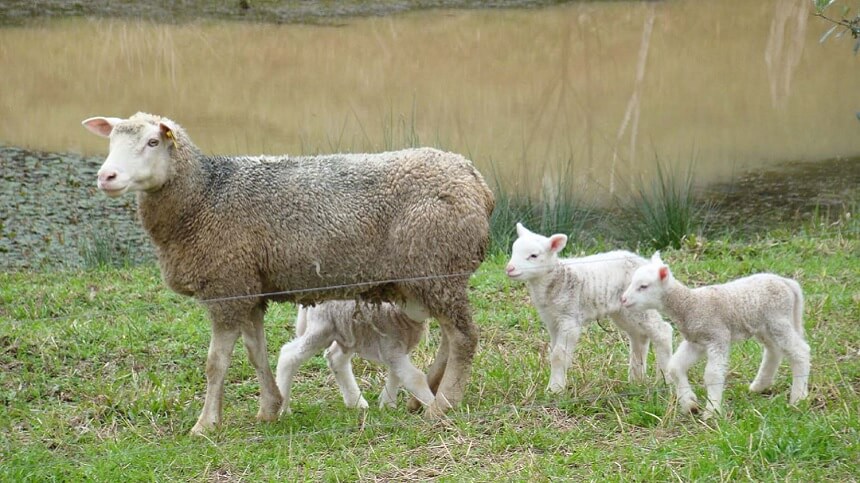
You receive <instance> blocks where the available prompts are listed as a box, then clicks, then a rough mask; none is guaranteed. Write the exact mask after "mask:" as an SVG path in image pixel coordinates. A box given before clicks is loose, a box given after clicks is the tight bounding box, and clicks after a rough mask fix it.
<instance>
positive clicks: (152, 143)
mask: <svg viewBox="0 0 860 483" xmlns="http://www.w3.org/2000/svg"><path fill="white" fill-rule="evenodd" d="M146 145H147V146H149V147H151V148H154V147H156V146H158V139H155V138H152V139H150V140H149V141H147V142H146Z"/></svg>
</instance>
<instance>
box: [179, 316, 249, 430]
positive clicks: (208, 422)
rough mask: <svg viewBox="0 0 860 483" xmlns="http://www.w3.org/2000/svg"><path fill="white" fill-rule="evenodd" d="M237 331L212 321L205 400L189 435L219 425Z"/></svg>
mask: <svg viewBox="0 0 860 483" xmlns="http://www.w3.org/2000/svg"><path fill="white" fill-rule="evenodd" d="M239 332H240V331H239V329H238V328H235V327H226V326H224V325H222V324H221V323H219V322H217V321H215V320H213V321H212V339H211V340H210V342H209V355H208V356H207V357H206V400H205V402H204V403H203V411H202V412H201V413H200V417H199V418H197V423H196V424H195V425H194V427H193V428H191V434H194V435H200V434H203V433H204V432H206V431H207V430H208V429H211V428H213V427H216V426H218V425H220V424H221V407H222V404H223V401H224V376H225V375H226V374H227V368H228V367H229V366H230V359H231V358H232V356H233V347H234V346H235V345H236V339H238V338H239Z"/></svg>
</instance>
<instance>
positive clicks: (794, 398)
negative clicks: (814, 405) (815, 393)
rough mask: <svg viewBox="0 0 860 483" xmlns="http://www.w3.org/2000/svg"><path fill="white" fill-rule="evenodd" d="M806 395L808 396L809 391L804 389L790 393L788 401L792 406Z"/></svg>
mask: <svg viewBox="0 0 860 483" xmlns="http://www.w3.org/2000/svg"><path fill="white" fill-rule="evenodd" d="M808 397H809V391H807V390H806V389H804V390H803V391H802V392H800V393H799V394H792V395H791V397H789V399H788V403H789V404H791V405H792V406H794V405H796V404H797V403H799V402H800V401H803V400H804V399H806V398H808Z"/></svg>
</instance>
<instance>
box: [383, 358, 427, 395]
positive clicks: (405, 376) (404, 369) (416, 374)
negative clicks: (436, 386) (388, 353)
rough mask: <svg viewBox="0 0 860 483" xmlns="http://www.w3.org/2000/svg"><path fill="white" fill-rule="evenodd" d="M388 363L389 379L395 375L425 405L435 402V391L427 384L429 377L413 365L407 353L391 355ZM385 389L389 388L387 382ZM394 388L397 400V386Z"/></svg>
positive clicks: (395, 378)
mask: <svg viewBox="0 0 860 483" xmlns="http://www.w3.org/2000/svg"><path fill="white" fill-rule="evenodd" d="M387 363H388V367H389V368H390V371H389V381H390V380H391V379H392V376H394V377H393V379H394V380H395V381H397V380H398V379H399V380H400V382H402V383H403V385H404V386H405V387H406V389H408V390H409V391H410V392H412V395H414V396H415V398H416V399H418V400H419V401H421V404H423V405H425V406H426V405H429V404H430V403H432V402H433V398H434V396H433V391H431V390H430V386H429V385H428V384H427V377H426V376H424V373H423V372H421V371H420V370H419V369H418V368H417V367H415V366H414V365H412V362H411V361H410V360H409V356H408V355H407V354H398V355H397V356H396V357H391V358H389V360H388V362H387ZM385 389H386V390H388V389H389V385H388V384H386V386H385ZM393 389H394V393H393V396H394V401H396V400H397V392H396V391H397V387H396V386H395V387H394V388H393Z"/></svg>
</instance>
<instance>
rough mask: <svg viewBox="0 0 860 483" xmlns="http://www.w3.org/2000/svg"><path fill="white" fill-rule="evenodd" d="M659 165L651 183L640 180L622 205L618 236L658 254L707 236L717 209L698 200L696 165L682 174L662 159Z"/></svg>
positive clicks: (657, 163)
mask: <svg viewBox="0 0 860 483" xmlns="http://www.w3.org/2000/svg"><path fill="white" fill-rule="evenodd" d="M655 164H656V174H655V176H654V177H653V178H652V179H651V181H650V182H646V181H645V180H643V179H642V178H641V177H640V178H639V180H638V181H637V182H635V183H634V184H633V186H632V187H631V191H632V193H631V195H630V197H629V199H627V200H626V201H622V202H621V212H622V213H621V216H619V217H618V223H617V227H618V232H619V233H618V236H619V237H620V238H622V239H624V240H627V241H629V242H633V243H637V244H639V245H640V246H645V247H649V248H651V249H654V250H662V249H664V248H667V247H672V248H681V246H682V245H683V243H684V241H685V239H687V238H689V237H691V236H696V235H702V234H703V232H704V231H705V229H706V228H707V220H708V217H709V214H710V212H711V210H712V209H713V208H712V207H711V205H710V204H708V203H706V202H702V201H700V200H698V199H697V198H696V196H695V193H694V182H693V169H692V165H691V166H688V168H687V170H686V173H683V174H682V173H680V172H679V170H676V169H666V168H664V166H663V164H662V163H661V162H660V160H659V159H658V160H656V161H655Z"/></svg>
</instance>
